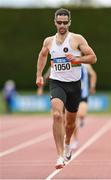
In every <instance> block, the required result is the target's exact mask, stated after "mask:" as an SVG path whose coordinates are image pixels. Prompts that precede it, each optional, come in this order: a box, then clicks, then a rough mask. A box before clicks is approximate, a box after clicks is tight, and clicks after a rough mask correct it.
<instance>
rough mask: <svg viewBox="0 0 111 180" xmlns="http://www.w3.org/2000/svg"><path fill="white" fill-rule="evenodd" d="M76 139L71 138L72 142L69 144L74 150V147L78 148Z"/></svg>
mask: <svg viewBox="0 0 111 180" xmlns="http://www.w3.org/2000/svg"><path fill="white" fill-rule="evenodd" d="M78 144H79V143H78V140H77V139H74V140H73V142H72V144H71V149H72V150H75V149H77V148H78Z"/></svg>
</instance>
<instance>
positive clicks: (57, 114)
mask: <svg viewBox="0 0 111 180" xmlns="http://www.w3.org/2000/svg"><path fill="white" fill-rule="evenodd" d="M53 118H54V120H55V121H62V113H61V112H60V111H55V112H54V113H53Z"/></svg>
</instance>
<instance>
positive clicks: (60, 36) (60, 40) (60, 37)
mask: <svg viewBox="0 0 111 180" xmlns="http://www.w3.org/2000/svg"><path fill="white" fill-rule="evenodd" d="M68 33H69V31H67V32H66V33H65V34H60V33H59V32H57V33H56V41H57V43H58V44H62V43H63V42H64V40H65V38H66V37H67V35H68Z"/></svg>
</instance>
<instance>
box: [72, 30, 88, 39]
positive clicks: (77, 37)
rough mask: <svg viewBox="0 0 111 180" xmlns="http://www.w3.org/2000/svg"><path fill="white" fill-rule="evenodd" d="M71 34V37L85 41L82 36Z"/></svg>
mask: <svg viewBox="0 0 111 180" xmlns="http://www.w3.org/2000/svg"><path fill="white" fill-rule="evenodd" d="M70 33H71V37H72V38H74V39H77V40H83V39H85V38H84V37H83V36H82V35H81V34H76V33H72V32H70Z"/></svg>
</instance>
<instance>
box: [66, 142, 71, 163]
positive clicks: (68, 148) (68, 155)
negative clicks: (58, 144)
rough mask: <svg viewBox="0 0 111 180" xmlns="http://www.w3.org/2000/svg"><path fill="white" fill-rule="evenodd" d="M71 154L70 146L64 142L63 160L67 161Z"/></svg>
mask: <svg viewBox="0 0 111 180" xmlns="http://www.w3.org/2000/svg"><path fill="white" fill-rule="evenodd" d="M71 156H72V150H71V148H70V145H67V144H65V147H64V159H65V161H69V160H70V159H71Z"/></svg>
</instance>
